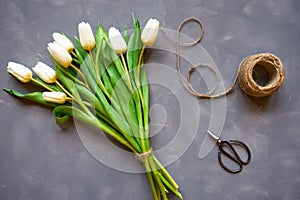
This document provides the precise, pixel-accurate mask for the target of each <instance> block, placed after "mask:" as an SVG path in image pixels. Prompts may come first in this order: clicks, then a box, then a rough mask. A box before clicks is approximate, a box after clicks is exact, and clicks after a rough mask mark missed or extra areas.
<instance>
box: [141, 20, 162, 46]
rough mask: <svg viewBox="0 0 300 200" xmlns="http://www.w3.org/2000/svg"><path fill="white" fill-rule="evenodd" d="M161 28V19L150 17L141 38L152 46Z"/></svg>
mask: <svg viewBox="0 0 300 200" xmlns="http://www.w3.org/2000/svg"><path fill="white" fill-rule="evenodd" d="M158 29H159V21H158V20H157V19H152V18H150V19H149V20H148V22H147V24H146V26H145V28H144V30H143V32H142V35H141V40H142V42H143V44H144V45H145V46H152V45H153V44H154V42H155V41H156V38H157V35H158Z"/></svg>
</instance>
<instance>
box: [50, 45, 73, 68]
mask: <svg viewBox="0 0 300 200" xmlns="http://www.w3.org/2000/svg"><path fill="white" fill-rule="evenodd" d="M47 49H48V51H49V53H50V54H51V56H52V57H53V58H54V59H55V60H56V62H57V63H58V64H60V65H61V66H63V67H65V68H67V67H68V66H70V65H71V63H72V57H71V55H70V54H69V52H68V51H67V50H65V49H64V48H63V47H61V46H60V45H59V44H58V43H56V42H52V43H51V42H50V43H48V47H47Z"/></svg>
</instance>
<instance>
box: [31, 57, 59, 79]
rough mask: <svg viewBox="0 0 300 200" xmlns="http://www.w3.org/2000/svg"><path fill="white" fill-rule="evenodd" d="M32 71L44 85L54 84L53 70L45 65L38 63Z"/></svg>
mask: <svg viewBox="0 0 300 200" xmlns="http://www.w3.org/2000/svg"><path fill="white" fill-rule="evenodd" d="M32 70H33V71H34V72H35V73H36V75H38V77H40V79H42V80H43V81H45V82H46V83H55V81H56V73H55V71H54V69H52V68H51V67H49V66H48V65H46V64H45V63H42V62H38V63H37V64H36V65H35V67H33V68H32Z"/></svg>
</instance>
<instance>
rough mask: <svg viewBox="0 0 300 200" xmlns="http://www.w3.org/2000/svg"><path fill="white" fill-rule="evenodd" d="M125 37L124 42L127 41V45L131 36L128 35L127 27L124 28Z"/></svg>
mask: <svg viewBox="0 0 300 200" xmlns="http://www.w3.org/2000/svg"><path fill="white" fill-rule="evenodd" d="M123 37H124V40H125V42H126V44H128V41H129V35H128V30H127V28H126V27H125V28H124V34H123Z"/></svg>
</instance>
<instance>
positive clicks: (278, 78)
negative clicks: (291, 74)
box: [238, 53, 285, 97]
mask: <svg viewBox="0 0 300 200" xmlns="http://www.w3.org/2000/svg"><path fill="white" fill-rule="evenodd" d="M259 73H263V74H265V76H266V77H267V80H266V82H264V83H263V84H262V83H261V82H259V80H256V79H257V77H259V75H260V74H259ZM284 77H285V72H284V69H283V65H282V63H281V61H280V59H279V58H278V57H277V56H275V55H273V54H271V53H260V54H255V55H252V56H249V57H247V58H245V59H244V61H243V62H242V63H241V64H240V67H239V70H238V81H239V85H240V87H241V89H242V90H243V91H244V92H245V93H246V94H248V95H250V96H254V97H264V96H268V95H270V94H272V93H274V92H275V91H277V90H278V89H279V88H280V86H281V85H282V83H283V80H284Z"/></svg>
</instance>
